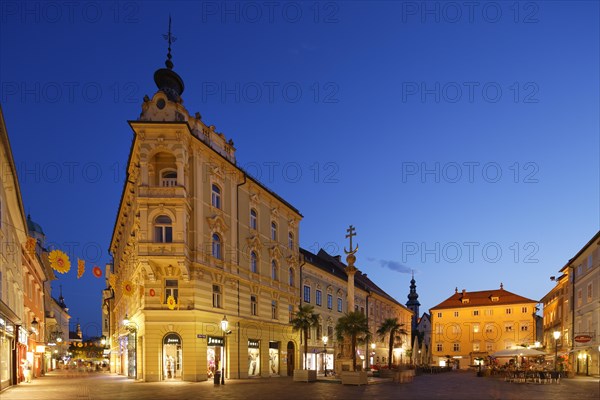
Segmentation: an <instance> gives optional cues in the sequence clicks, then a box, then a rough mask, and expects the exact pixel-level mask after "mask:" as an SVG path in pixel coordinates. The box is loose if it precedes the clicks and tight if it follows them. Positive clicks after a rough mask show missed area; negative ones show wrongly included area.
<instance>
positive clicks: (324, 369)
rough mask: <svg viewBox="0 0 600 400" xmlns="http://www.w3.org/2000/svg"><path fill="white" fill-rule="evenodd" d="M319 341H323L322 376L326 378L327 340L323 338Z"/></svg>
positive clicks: (325, 337)
mask: <svg viewBox="0 0 600 400" xmlns="http://www.w3.org/2000/svg"><path fill="white" fill-rule="evenodd" d="M321 340H323V374H324V375H325V376H327V341H328V340H329V338H328V337H327V336H323V337H322V338H321Z"/></svg>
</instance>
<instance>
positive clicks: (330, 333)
mask: <svg viewBox="0 0 600 400" xmlns="http://www.w3.org/2000/svg"><path fill="white" fill-rule="evenodd" d="M327 336H328V337H330V338H332V337H333V326H331V325H329V326H328V327H327Z"/></svg>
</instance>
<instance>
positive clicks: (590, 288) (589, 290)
mask: <svg viewBox="0 0 600 400" xmlns="http://www.w3.org/2000/svg"><path fill="white" fill-rule="evenodd" d="M591 301H592V284H591V283H588V285H587V302H588V303H590V302H591Z"/></svg>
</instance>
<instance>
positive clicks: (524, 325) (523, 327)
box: [521, 324, 529, 332]
mask: <svg viewBox="0 0 600 400" xmlns="http://www.w3.org/2000/svg"><path fill="white" fill-rule="evenodd" d="M528 330H529V325H528V324H523V325H521V332H527V331H528Z"/></svg>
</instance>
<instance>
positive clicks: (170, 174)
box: [160, 170, 177, 187]
mask: <svg viewBox="0 0 600 400" xmlns="http://www.w3.org/2000/svg"><path fill="white" fill-rule="evenodd" d="M160 185H161V186H163V187H171V186H177V171H173V170H167V171H163V172H162V173H161V176H160Z"/></svg>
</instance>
